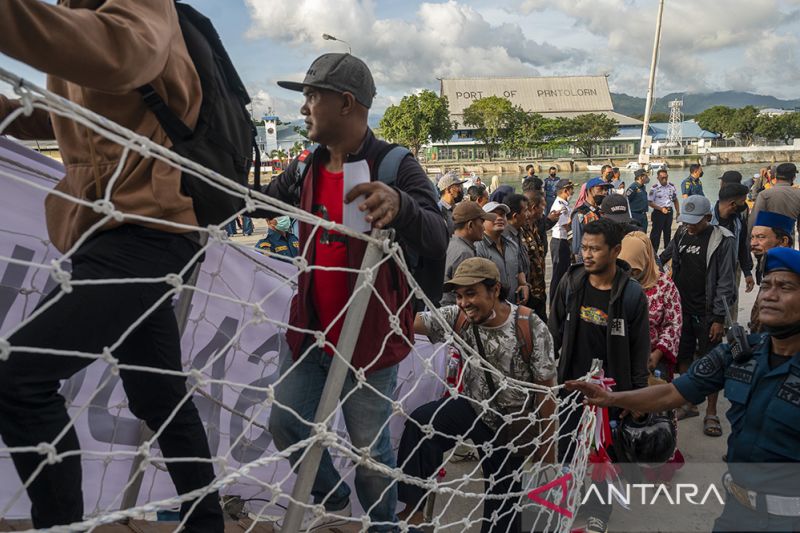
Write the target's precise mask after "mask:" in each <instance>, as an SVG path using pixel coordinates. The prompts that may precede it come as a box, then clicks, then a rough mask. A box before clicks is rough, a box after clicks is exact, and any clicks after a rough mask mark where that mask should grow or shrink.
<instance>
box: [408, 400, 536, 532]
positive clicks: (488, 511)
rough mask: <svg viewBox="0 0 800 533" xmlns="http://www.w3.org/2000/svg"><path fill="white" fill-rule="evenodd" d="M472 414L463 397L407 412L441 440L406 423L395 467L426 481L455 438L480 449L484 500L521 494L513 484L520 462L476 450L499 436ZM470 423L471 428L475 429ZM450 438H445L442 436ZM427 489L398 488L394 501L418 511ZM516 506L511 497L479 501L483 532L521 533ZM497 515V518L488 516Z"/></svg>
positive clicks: (519, 487) (503, 454) (500, 452)
mask: <svg viewBox="0 0 800 533" xmlns="http://www.w3.org/2000/svg"><path fill="white" fill-rule="evenodd" d="M475 416H476V415H475V411H474V410H473V409H472V407H471V406H470V404H469V402H468V401H467V400H466V399H464V398H457V399H452V398H442V399H440V400H436V401H434V402H430V403H426V404H425V405H422V406H420V407H418V408H417V409H416V410H414V412H413V413H411V419H412V420H414V421H416V422H417V423H418V424H420V425H423V426H424V425H425V424H431V426H432V427H433V430H434V431H436V432H441V433H443V434H444V435H439V434H434V435H432V436H430V437H426V436H425V434H424V433H423V432H422V431H421V429H420V427H419V426H418V425H417V424H415V423H414V422H412V421H408V422H406V426H405V429H404V430H403V436H402V437H401V438H400V449H399V450H398V452H397V464H398V465H400V467H401V468H402V469H403V472H404V473H405V474H408V475H409V476H414V477H416V478H421V479H429V478H431V477H433V476H435V475H436V474H437V472H438V471H439V468H441V466H442V460H443V458H444V453H445V452H446V451H447V450H450V449H451V448H453V447H454V446H455V445H456V439H455V438H454V437H455V436H457V435H461V436H463V437H464V438H465V439H472V442H473V443H474V444H475V445H476V446H478V454H479V455H480V461H481V467H482V469H483V476H484V478H486V479H493V480H494V483H491V484H490V485H489V487H488V489H487V490H486V494H487V495H495V496H497V495H505V494H508V493H509V492H519V491H520V490H522V485H521V483H520V482H514V479H513V475H514V471H516V470H518V469H520V468H521V467H522V461H521V460H519V459H516V458H514V457H511V456H509V454H508V450H497V451H495V452H494V453H492V454H490V455H488V456H487V455H485V454H484V452H483V450H482V449H481V448H480V445H481V444H483V443H484V442H489V441H492V442H493V443H496V444H498V445H501V444H502V443H500V442H498V440H497V431H495V430H493V429H491V428H490V427H489V426H487V425H486V424H484V423H483V421H481V420H478V421H477V422H476V421H475ZM473 424H474V427H473ZM445 435H448V436H445ZM426 492H427V491H426V490H425V489H423V488H422V487H418V486H416V485H409V484H406V483H400V484H399V486H398V491H397V495H398V499H399V500H400V501H401V502H404V503H405V504H406V505H410V506H412V507H414V506H417V504H420V505H419V506H418V509H422V508H423V505H422V504H421V502H422V501H423V500H424V499H425V494H426ZM515 503H516V502H515V501H514V500H513V498H508V499H503V500H498V499H486V500H484V501H483V518H484V520H483V521H482V522H481V532H482V533H487V532H490V531H491V532H494V533H506V532H508V533H518V532H519V531H521V528H522V524H521V517H520V516H519V514H518V513H516V512H515V511H514V509H513V507H514V504H515ZM495 512H496V513H497V519H496V520H493V519H492V515H493V514H494V513H495Z"/></svg>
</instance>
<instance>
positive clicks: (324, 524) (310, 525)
mask: <svg viewBox="0 0 800 533" xmlns="http://www.w3.org/2000/svg"><path fill="white" fill-rule="evenodd" d="M351 516H353V511H352V509H351V508H350V502H347V505H346V506H345V507H344V509H339V510H338V511H329V510H327V509H326V510H325V514H324V515H323V516H321V517H319V518H317V516H315V515H314V511H312V510H311V509H306V512H305V513H304V514H303V521H302V522H301V523H300V529H298V531H299V532H303V531H322V530H323V529H327V528H331V527H336V526H344V525H346V524H347V522H348V520H347V519H348V518H350V517H351ZM282 528H283V518H281V519H280V520H278V521H277V522H275V524H274V526H273V530H274V531H276V532H278V531H281V529H282Z"/></svg>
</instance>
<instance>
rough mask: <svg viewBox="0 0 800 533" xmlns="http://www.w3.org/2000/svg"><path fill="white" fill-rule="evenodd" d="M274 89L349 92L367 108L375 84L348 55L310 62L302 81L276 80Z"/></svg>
mask: <svg viewBox="0 0 800 533" xmlns="http://www.w3.org/2000/svg"><path fill="white" fill-rule="evenodd" d="M278 86H280V87H283V88H284V89H289V90H290V91H302V90H303V88H304V87H316V88H317V89H328V90H330V91H336V92H337V93H345V92H347V93H351V94H352V95H353V97H355V99H356V101H357V102H358V103H359V104H361V105H363V106H364V107H366V108H367V109H369V108H370V107H372V99H373V98H374V97H375V94H376V90H375V81H374V80H373V79H372V73H371V72H370V71H369V67H367V65H366V63H364V62H363V61H361V60H360V59H358V58H357V57H355V56H352V55H350V54H324V55H321V56H319V57H318V58H317V59H315V60H314V62H313V63H311V66H310V67H309V68H308V72H306V77H305V79H304V80H303V81H302V82H297V81H279V82H278Z"/></svg>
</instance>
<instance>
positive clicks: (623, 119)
mask: <svg viewBox="0 0 800 533" xmlns="http://www.w3.org/2000/svg"><path fill="white" fill-rule="evenodd" d="M587 113H597V114H599V115H605V116H607V117H608V118H613V119H614V120H616V121H617V123H618V124H619V126H639V128H640V129H641V127H642V121H641V120H638V119H635V118H633V117H629V116H626V115H623V114H621V113H617V112H616V111H570V112H561V113H542V114H541V115H542V116H544V117H547V118H557V117H558V118H575V117H577V116H578V115H585V114H587Z"/></svg>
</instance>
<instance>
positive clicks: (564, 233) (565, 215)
mask: <svg viewBox="0 0 800 533" xmlns="http://www.w3.org/2000/svg"><path fill="white" fill-rule="evenodd" d="M553 211H558V212H561V216H560V217H558V222H556V225H555V226H553V238H554V239H569V233H570V228H569V219H570V217H571V216H572V209H571V208H570V207H569V202H567V201H566V200H564V199H563V198H560V197H557V198H556V200H555V202H553V207H551V208H550V212H551V213H552V212H553ZM564 226H566V227H564Z"/></svg>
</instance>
